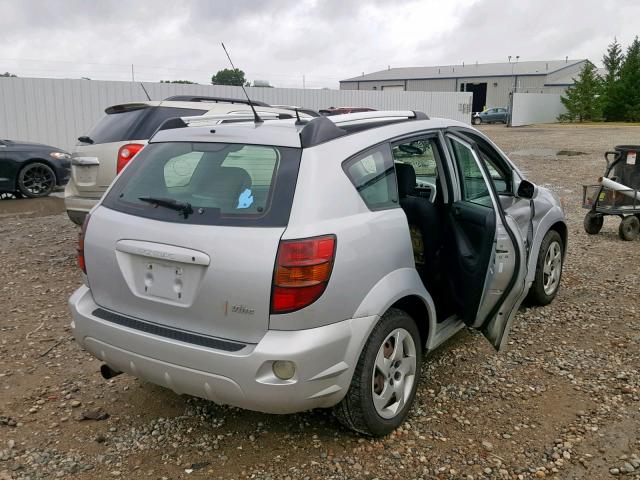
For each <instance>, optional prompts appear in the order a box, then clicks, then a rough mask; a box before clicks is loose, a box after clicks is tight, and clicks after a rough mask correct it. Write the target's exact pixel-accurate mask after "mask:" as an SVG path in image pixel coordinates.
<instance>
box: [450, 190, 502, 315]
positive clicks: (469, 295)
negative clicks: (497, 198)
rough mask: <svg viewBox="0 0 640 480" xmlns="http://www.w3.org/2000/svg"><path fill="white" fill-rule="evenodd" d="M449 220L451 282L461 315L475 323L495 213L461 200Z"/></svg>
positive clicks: (490, 250) (492, 239)
mask: <svg viewBox="0 0 640 480" xmlns="http://www.w3.org/2000/svg"><path fill="white" fill-rule="evenodd" d="M448 220H449V221H448V222H447V223H448V226H449V228H448V229H447V230H448V231H447V236H448V237H449V238H448V239H447V241H446V242H445V249H449V252H447V254H446V255H445V258H447V259H449V262H451V263H450V265H449V266H450V268H449V269H448V271H449V272H450V275H449V276H448V278H449V283H450V286H451V291H452V292H453V297H454V301H455V303H456V306H457V310H458V312H460V316H461V317H462V319H463V320H464V321H465V322H467V323H469V324H472V323H473V322H475V319H476V312H477V311H478V307H479V305H480V300H481V299H482V292H483V287H484V283H485V277H486V275H487V268H488V267H489V262H490V261H491V255H492V252H493V243H494V238H495V231H496V215H495V212H494V210H493V209H492V208H488V207H485V206H483V205H477V204H474V203H471V202H464V201H458V202H455V203H454V204H453V205H451V208H450V210H449V219H448Z"/></svg>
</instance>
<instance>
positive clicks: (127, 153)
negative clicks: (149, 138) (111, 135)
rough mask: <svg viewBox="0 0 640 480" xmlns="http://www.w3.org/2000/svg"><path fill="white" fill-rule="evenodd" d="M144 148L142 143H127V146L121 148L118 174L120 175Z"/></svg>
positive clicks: (117, 168)
mask: <svg viewBox="0 0 640 480" xmlns="http://www.w3.org/2000/svg"><path fill="white" fill-rule="evenodd" d="M142 147H144V145H142V144H141V143H127V144H126V145H123V146H121V147H120V150H118V165H117V167H116V173H120V172H121V171H122V169H123V168H124V167H125V166H126V165H127V163H129V161H130V160H131V159H132V158H133V157H134V156H135V155H136V153H138V152H139V151H140V150H142Z"/></svg>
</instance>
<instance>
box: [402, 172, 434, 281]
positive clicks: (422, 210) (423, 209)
mask: <svg viewBox="0 0 640 480" xmlns="http://www.w3.org/2000/svg"><path fill="white" fill-rule="evenodd" d="M396 172H397V177H398V195H399V196H400V206H401V207H402V209H403V210H404V212H405V214H406V215H407V221H408V223H409V230H410V232H411V244H412V246H413V255H414V259H415V263H416V269H417V270H418V273H420V276H421V277H422V281H423V282H424V283H425V285H426V286H427V287H429V284H431V283H432V282H433V281H435V280H436V278H437V276H438V274H439V269H438V252H439V250H440V243H441V242H440V237H441V235H440V231H441V225H440V224H439V221H438V212H437V209H436V207H435V206H434V205H433V204H432V203H431V202H430V201H429V200H428V199H426V198H423V197H419V196H416V195H414V193H415V188H416V172H415V170H414V168H413V166H412V165H409V164H407V163H396Z"/></svg>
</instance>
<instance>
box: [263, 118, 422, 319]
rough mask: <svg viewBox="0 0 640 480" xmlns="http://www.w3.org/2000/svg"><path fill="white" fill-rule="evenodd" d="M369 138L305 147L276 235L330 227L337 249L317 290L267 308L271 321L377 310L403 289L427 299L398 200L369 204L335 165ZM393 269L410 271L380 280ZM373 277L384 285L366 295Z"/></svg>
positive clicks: (351, 315) (368, 143)
mask: <svg viewBox="0 0 640 480" xmlns="http://www.w3.org/2000/svg"><path fill="white" fill-rule="evenodd" d="M385 130H387V131H389V130H392V131H393V130H394V129H391V128H385ZM395 130H398V129H397V128H396V129H395ZM390 136H393V135H390ZM373 138H374V140H372V137H371V136H368V135H354V136H348V137H345V138H343V139H340V140H334V141H332V142H328V143H326V144H322V145H319V146H316V147H313V148H309V149H306V150H304V152H303V155H302V161H301V165H300V171H299V174H298V182H297V187H296V194H295V197H294V202H293V208H292V211H291V216H290V220H289V226H288V227H287V229H286V231H285V233H284V235H283V239H295V238H306V237H312V236H317V235H326V234H335V235H336V237H337V246H336V257H335V262H334V267H333V271H332V273H331V279H330V281H329V283H328V286H327V289H326V291H325V292H324V294H323V295H322V296H321V297H320V298H319V299H318V300H317V301H316V302H315V303H313V304H312V305H310V306H309V307H306V308H304V309H302V310H299V311H297V312H292V313H289V314H284V315H271V319H270V324H269V325H270V328H272V329H281V330H295V329H302V328H313V327H317V326H321V325H326V324H329V323H334V322H338V321H341V320H345V319H348V318H355V317H359V316H366V315H382V314H383V313H384V312H385V311H386V309H387V308H388V306H389V305H391V304H392V303H393V301H394V299H396V297H398V295H402V294H403V292H404V293H407V294H409V292H411V293H412V294H417V295H420V296H421V297H423V298H424V301H425V303H428V300H427V298H428V295H427V294H426V291H425V290H424V286H423V285H422V282H421V281H420V279H419V277H418V275H417V272H416V271H415V268H414V260H413V250H412V247H411V241H410V235H409V227H408V224H407V218H406V216H405V214H404V212H403V210H402V209H401V208H400V207H399V206H398V207H397V208H391V209H388V210H381V211H375V212H372V211H370V210H369V209H368V208H367V206H366V205H365V203H364V201H363V200H362V198H361V197H360V195H359V194H358V193H357V191H356V189H355V188H354V186H353V185H352V183H351V181H350V180H349V178H348V177H347V175H346V174H345V173H344V171H343V169H342V163H343V161H344V160H346V159H348V158H350V157H351V156H353V155H355V154H356V153H358V152H360V151H362V150H364V149H366V148H368V147H370V146H371V145H373V144H375V143H376V141H375V137H373ZM378 139H380V140H382V139H384V137H380V136H378ZM397 271H403V272H405V273H406V272H412V273H413V275H401V277H402V278H403V283H395V282H387V283H385V282H384V279H385V278H393V275H394V272H397ZM398 278H400V277H398ZM376 285H387V286H388V288H382V289H378V290H377V294H376V295H374V296H371V295H370V293H371V292H372V291H374V289H375V287H376ZM425 295H426V297H425Z"/></svg>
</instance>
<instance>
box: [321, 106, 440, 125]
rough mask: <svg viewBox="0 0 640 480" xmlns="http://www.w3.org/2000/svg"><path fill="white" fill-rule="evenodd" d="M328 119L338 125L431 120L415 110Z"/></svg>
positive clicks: (339, 116)
mask: <svg viewBox="0 0 640 480" xmlns="http://www.w3.org/2000/svg"><path fill="white" fill-rule="evenodd" d="M327 118H329V119H330V120H331V121H332V122H334V123H336V124H337V125H340V124H347V123H353V122H358V123H367V122H377V121H384V120H389V121H394V120H429V117H428V116H427V114H426V113H424V112H419V111H413V110H387V111H384V110H383V111H373V112H358V113H347V114H342V115H332V116H330V117H327Z"/></svg>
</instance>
